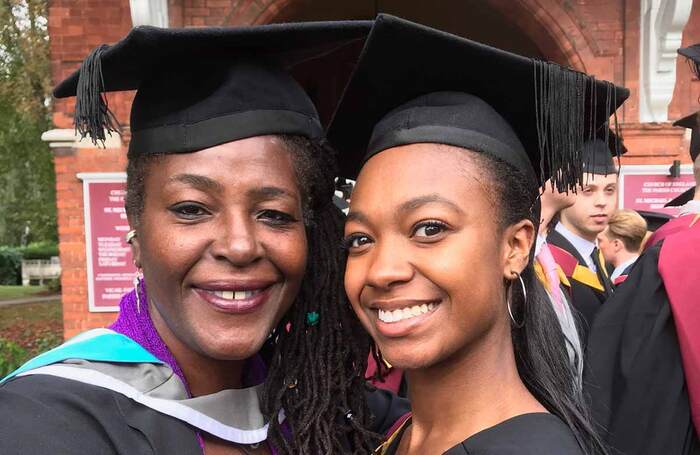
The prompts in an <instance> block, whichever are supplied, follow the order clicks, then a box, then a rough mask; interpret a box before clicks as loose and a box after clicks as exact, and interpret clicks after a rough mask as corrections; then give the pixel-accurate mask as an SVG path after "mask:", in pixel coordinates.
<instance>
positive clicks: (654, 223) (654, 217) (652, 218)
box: [637, 210, 673, 232]
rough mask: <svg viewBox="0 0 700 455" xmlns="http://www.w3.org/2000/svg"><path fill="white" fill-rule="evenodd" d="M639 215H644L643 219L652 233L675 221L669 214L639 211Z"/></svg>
mask: <svg viewBox="0 0 700 455" xmlns="http://www.w3.org/2000/svg"><path fill="white" fill-rule="evenodd" d="M637 213H639V214H640V215H642V218H644V220H645V221H646V222H647V230H649V231H652V232H654V231H655V230H657V229H658V228H660V227H661V226H663V225H664V224H666V223H667V222H668V221H669V220H672V219H673V216H672V215H669V214H668V213H660V212H651V211H648V210H637Z"/></svg>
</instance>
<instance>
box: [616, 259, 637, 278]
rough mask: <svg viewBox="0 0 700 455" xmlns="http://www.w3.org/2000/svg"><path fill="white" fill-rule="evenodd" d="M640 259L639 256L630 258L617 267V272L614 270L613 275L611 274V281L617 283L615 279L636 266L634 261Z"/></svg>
mask: <svg viewBox="0 0 700 455" xmlns="http://www.w3.org/2000/svg"><path fill="white" fill-rule="evenodd" d="M638 258H639V255H637V256H634V257H633V258H630V259H628V260H626V261H625V262H623V263H622V264H620V265H618V266H617V267H615V270H613V273H611V274H610V281H615V279H616V278H617V277H619V276H620V275H622V272H624V271H625V269H626V268H627V267H629V266H630V265H632V264H634V261H636V260H637V259H638Z"/></svg>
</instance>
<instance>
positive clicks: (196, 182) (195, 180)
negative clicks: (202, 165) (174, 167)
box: [168, 174, 224, 192]
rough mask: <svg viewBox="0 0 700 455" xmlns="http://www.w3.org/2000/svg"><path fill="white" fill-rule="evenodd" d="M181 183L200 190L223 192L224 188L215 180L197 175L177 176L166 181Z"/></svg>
mask: <svg viewBox="0 0 700 455" xmlns="http://www.w3.org/2000/svg"><path fill="white" fill-rule="evenodd" d="M170 182H172V183H182V184H185V185H189V186H193V187H195V188H197V189H200V190H208V191H219V192H221V191H223V189H224V187H223V185H222V184H221V183H219V182H217V181H216V180H212V179H210V178H209V177H205V176H203V175H198V174H177V175H174V176H172V177H170V178H169V179H168V183H170Z"/></svg>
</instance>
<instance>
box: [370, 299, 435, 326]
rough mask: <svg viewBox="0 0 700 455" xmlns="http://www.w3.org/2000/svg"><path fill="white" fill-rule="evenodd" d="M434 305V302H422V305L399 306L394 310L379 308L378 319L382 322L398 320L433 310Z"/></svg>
mask: <svg viewBox="0 0 700 455" xmlns="http://www.w3.org/2000/svg"><path fill="white" fill-rule="evenodd" d="M435 307H436V305H435V304H434V303H429V304H425V303H424V304H422V305H414V306H412V307H407V308H400V309H398V310H394V311H385V310H379V311H378V316H379V320H380V321H382V322H398V321H403V320H404V319H410V318H414V317H416V316H420V315H421V314H425V313H428V312H430V311H433V310H434V309H435Z"/></svg>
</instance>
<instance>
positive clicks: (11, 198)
mask: <svg viewBox="0 0 700 455" xmlns="http://www.w3.org/2000/svg"><path fill="white" fill-rule="evenodd" d="M46 17H47V0H0V169H2V172H1V173H0V213H2V217H0V244H4V245H20V244H22V243H24V242H25V241H40V240H49V241H56V240H57V235H56V207H55V200H56V197H55V175H54V168H53V158H52V155H51V152H50V150H49V148H48V146H47V144H45V143H44V142H43V141H42V140H41V133H43V132H44V131H46V130H48V129H49V128H50V126H51V122H50V112H51V105H50V99H51V98H50V96H49V93H50V88H51V79H50V60H49V47H48V46H49V41H48V31H47V27H46ZM27 229H28V232H29V233H28V235H27Z"/></svg>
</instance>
